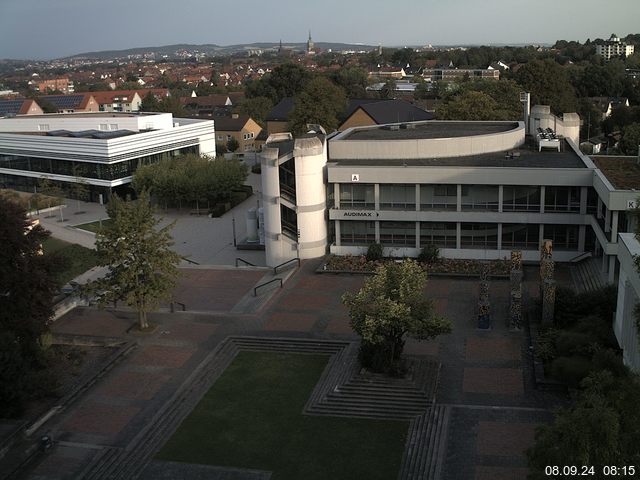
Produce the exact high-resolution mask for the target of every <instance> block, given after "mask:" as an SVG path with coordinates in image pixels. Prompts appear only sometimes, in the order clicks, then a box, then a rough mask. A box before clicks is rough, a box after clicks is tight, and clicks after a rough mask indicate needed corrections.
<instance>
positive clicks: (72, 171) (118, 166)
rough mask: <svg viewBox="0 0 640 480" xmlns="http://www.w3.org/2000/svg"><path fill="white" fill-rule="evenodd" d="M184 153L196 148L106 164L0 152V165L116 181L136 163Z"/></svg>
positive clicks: (193, 151) (149, 161) (129, 174)
mask: <svg viewBox="0 0 640 480" xmlns="http://www.w3.org/2000/svg"><path fill="white" fill-rule="evenodd" d="M187 153H194V154H197V153H198V147H197V146H193V147H185V148H181V149H178V150H172V151H169V152H163V153H156V154H153V155H145V156H144V157H139V158H133V159H129V160H124V161H121V162H116V163H108V164H107V163H94V162H77V161H72V160H57V159H53V158H41V157H23V156H18V155H6V154H0V168H8V169H12V170H25V171H28V172H40V173H45V174H47V173H48V174H53V175H67V176H73V177H82V178H93V179H98V180H117V179H119V178H125V177H130V176H131V175H133V172H135V170H136V169H137V168H138V166H140V165H148V164H151V163H157V162H159V161H161V160H164V159H168V158H173V157H178V156H180V155H184V154H187Z"/></svg>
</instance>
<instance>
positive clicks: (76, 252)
mask: <svg viewBox="0 0 640 480" xmlns="http://www.w3.org/2000/svg"><path fill="white" fill-rule="evenodd" d="M42 250H43V251H44V254H45V255H48V256H53V257H54V259H55V262H56V263H55V265H56V282H57V283H58V285H59V286H63V285H64V284H66V283H68V282H69V281H71V280H73V279H74V278H76V277H77V276H78V275H81V274H83V273H84V272H86V271H87V270H89V269H90V268H92V267H95V266H96V264H97V263H98V255H97V253H96V251H95V250H91V249H89V248H86V247H82V246H80V245H76V244H74V243H68V242H65V241H63V240H58V239H57V238H52V237H49V238H47V239H46V240H45V241H44V243H43V244H42Z"/></svg>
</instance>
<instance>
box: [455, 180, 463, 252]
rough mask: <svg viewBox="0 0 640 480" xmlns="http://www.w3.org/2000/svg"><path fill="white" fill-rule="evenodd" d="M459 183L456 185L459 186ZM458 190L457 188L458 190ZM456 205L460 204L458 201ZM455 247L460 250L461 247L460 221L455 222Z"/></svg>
mask: <svg viewBox="0 0 640 480" xmlns="http://www.w3.org/2000/svg"><path fill="white" fill-rule="evenodd" d="M459 186H460V185H458V187H459ZM459 191H460V190H458V192H459ZM458 206H460V204H459V203H458ZM456 248H457V249H458V250H460V249H461V248H462V224H461V223H460V222H457V223H456Z"/></svg>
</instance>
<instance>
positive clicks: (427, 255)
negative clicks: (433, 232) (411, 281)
mask: <svg viewBox="0 0 640 480" xmlns="http://www.w3.org/2000/svg"><path fill="white" fill-rule="evenodd" d="M439 258H440V249H439V248H438V247H437V246H435V245H434V244H433V243H430V244H429V245H426V246H424V247H422V251H421V252H420V255H418V261H419V262H421V263H435V262H437V261H438V259H439Z"/></svg>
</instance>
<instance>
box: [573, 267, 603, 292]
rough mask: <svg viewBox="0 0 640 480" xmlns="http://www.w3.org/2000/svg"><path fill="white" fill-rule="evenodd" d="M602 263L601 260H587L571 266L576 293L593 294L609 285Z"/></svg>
mask: <svg viewBox="0 0 640 480" xmlns="http://www.w3.org/2000/svg"><path fill="white" fill-rule="evenodd" d="M601 262H602V259H601V258H587V259H585V260H582V261H581V262H579V263H576V264H574V265H572V266H571V279H572V280H573V284H574V286H575V289H576V292H578V293H582V292H592V291H594V290H598V289H600V288H602V287H604V286H605V285H607V280H606V278H605V276H604V275H603V274H602V270H601V264H602V263H601Z"/></svg>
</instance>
